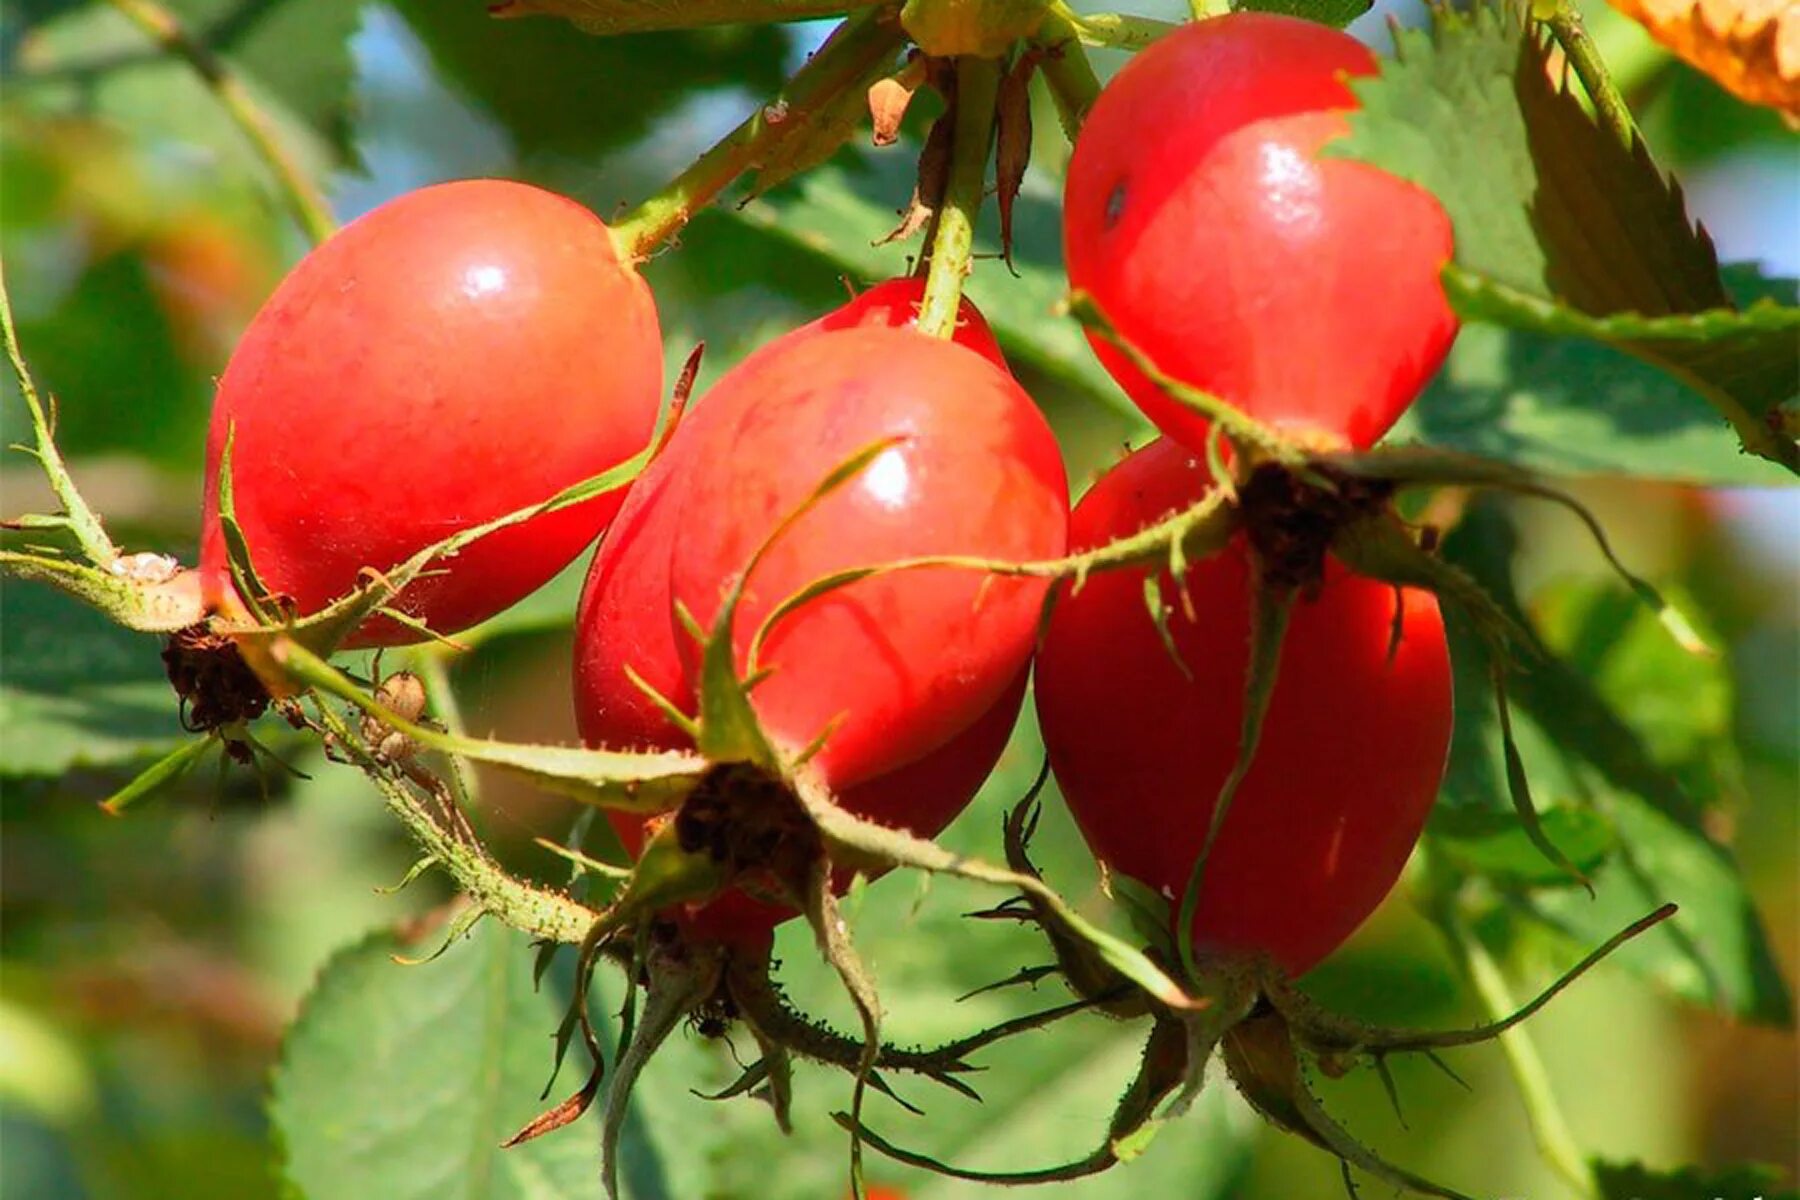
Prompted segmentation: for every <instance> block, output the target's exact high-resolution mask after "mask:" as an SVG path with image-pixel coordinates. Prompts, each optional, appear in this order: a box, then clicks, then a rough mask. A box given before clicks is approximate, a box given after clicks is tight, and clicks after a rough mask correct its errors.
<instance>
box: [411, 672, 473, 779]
mask: <svg viewBox="0 0 1800 1200" xmlns="http://www.w3.org/2000/svg"><path fill="white" fill-rule="evenodd" d="M452 653H454V651H451V650H450V649H449V648H448V647H446V646H443V645H442V644H440V643H436V642H431V643H428V644H426V645H423V646H421V647H419V649H418V652H417V653H416V654H415V655H413V662H414V664H415V665H416V666H417V667H418V671H419V680H420V682H422V683H423V684H424V685H425V696H426V699H427V700H428V701H429V702H430V706H431V707H430V710H429V711H430V712H431V714H432V716H434V717H436V718H437V719H438V720H439V721H440V722H442V723H443V726H444V728H445V729H446V730H448V731H449V732H450V733H451V734H452V735H453V736H455V737H459V738H460V737H467V736H468V735H469V728H468V725H467V724H466V723H465V722H464V721H463V715H462V704H461V703H460V702H459V701H458V700H457V698H456V689H455V688H453V687H451V686H450V669H449V656H450V655H451V654H452ZM445 758H446V759H447V761H448V762H449V763H450V786H451V788H452V789H453V790H454V791H455V793H456V802H457V803H458V804H459V805H461V806H462V808H463V810H464V811H465V812H467V811H469V810H471V809H473V808H474V807H475V806H476V805H477V804H479V803H480V802H481V780H480V777H479V776H477V775H476V774H475V768H474V766H473V765H472V764H471V763H470V762H469V760H468V759H466V758H464V757H463V756H462V755H460V754H450V755H446V756H445Z"/></svg>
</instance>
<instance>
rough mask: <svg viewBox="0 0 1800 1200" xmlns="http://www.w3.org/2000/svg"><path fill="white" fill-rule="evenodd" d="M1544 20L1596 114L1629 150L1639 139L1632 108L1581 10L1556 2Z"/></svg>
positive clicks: (1568, 0) (1567, 1)
mask: <svg viewBox="0 0 1800 1200" xmlns="http://www.w3.org/2000/svg"><path fill="white" fill-rule="evenodd" d="M1543 20H1544V23H1545V24H1546V25H1548V26H1550V32H1551V33H1553V34H1555V35H1556V41H1557V43H1558V44H1559V45H1560V46H1562V49H1563V53H1564V54H1566V55H1568V56H1569V65H1570V66H1572V67H1574V68H1575V74H1576V75H1577V76H1579V77H1580V78H1581V86H1582V88H1583V89H1584V90H1585V91H1586V92H1587V94H1588V99H1590V100H1592V101H1593V102H1594V113H1595V115H1597V116H1598V117H1599V118H1600V124H1601V125H1603V126H1605V127H1606V129H1607V130H1608V131H1610V132H1611V133H1612V134H1613V136H1615V137H1617V138H1618V139H1619V140H1620V141H1621V142H1623V143H1624V144H1625V145H1626V146H1627V147H1630V146H1631V145H1633V144H1634V143H1635V141H1636V139H1637V126H1636V124H1635V123H1634V122H1633V121H1632V118H1631V106H1630V105H1628V104H1626V103H1625V97H1624V96H1623V95H1622V94H1621V93H1620V91H1619V89H1618V87H1617V86H1616V85H1615V84H1614V83H1613V80H1612V76H1611V75H1610V74H1608V73H1607V70H1606V63H1605V62H1603V61H1602V60H1601V58H1600V48H1599V47H1598V46H1596V45H1595V44H1594V39H1593V37H1592V36H1591V35H1590V34H1589V33H1588V31H1587V25H1586V23H1585V22H1583V21H1582V19H1581V10H1580V9H1578V8H1576V7H1575V4H1574V2H1573V0H1556V3H1555V4H1554V6H1553V7H1552V8H1551V10H1550V12H1549V13H1548V14H1547V15H1546V16H1545V17H1544V18H1543Z"/></svg>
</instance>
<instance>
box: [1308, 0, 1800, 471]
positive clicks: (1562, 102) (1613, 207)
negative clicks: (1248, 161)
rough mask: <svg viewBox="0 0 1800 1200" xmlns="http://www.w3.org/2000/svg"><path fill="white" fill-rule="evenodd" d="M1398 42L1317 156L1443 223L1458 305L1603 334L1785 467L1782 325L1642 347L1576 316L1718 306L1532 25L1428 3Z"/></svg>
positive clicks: (1697, 240) (1674, 209)
mask: <svg viewBox="0 0 1800 1200" xmlns="http://www.w3.org/2000/svg"><path fill="white" fill-rule="evenodd" d="M1396 38H1397V40H1396V46H1395V56H1394V57H1393V58H1392V59H1391V60H1389V61H1388V62H1387V63H1386V64H1385V65H1384V68H1383V71H1382V74H1381V75H1380V76H1378V77H1375V78H1372V79H1364V80H1358V81H1356V82H1355V83H1353V85H1352V86H1353V87H1354V89H1355V91H1356V93H1357V97H1358V99H1359V100H1360V101H1361V104H1362V108H1361V109H1360V110H1359V111H1358V112H1357V113H1355V114H1353V115H1352V116H1351V118H1350V126H1351V132H1350V135H1349V136H1348V137H1346V138H1343V139H1340V140H1339V141H1338V142H1336V143H1334V144H1333V145H1332V146H1331V147H1329V148H1328V149H1327V151H1326V153H1328V154H1332V155H1337V156H1343V157H1353V158H1358V159H1362V160H1364V161H1367V162H1371V163H1374V164H1376V165H1378V166H1381V167H1383V168H1385V169H1386V170H1389V171H1392V172H1393V173H1395V174H1397V175H1399V176H1401V177H1402V178H1405V179H1409V180H1412V181H1413V182H1415V183H1418V184H1421V185H1422V186H1424V187H1426V188H1428V189H1430V190H1431V191H1432V192H1433V194H1435V195H1436V196H1437V197H1438V199H1439V200H1440V201H1441V202H1442V203H1443V205H1444V207H1445V209H1446V211H1448V213H1449V214H1450V217H1451V220H1452V222H1453V223H1454V225H1455V228H1456V257H1455V266H1456V267H1457V268H1458V269H1459V270H1458V271H1457V272H1455V273H1454V274H1453V277H1452V284H1453V286H1452V289H1451V294H1452V298H1453V299H1455V300H1457V301H1458V306H1459V309H1461V310H1462V311H1464V313H1465V315H1467V316H1470V317H1472V318H1477V319H1482V320H1489V321H1502V322H1505V323H1514V322H1517V323H1520V324H1521V325H1522V326H1523V327H1525V328H1531V329H1540V330H1541V329H1546V328H1549V329H1552V330H1553V331H1555V332H1578V333H1580V334H1581V335H1583V336H1588V337H1599V338H1602V339H1603V340H1605V341H1607V342H1608V343H1609V344H1612V345H1615V346H1617V347H1618V348H1620V349H1623V350H1626V351H1628V352H1629V353H1632V354H1634V355H1637V356H1638V357H1640V358H1643V359H1644V360H1646V361H1648V362H1651V363H1652V364H1654V365H1656V366H1659V367H1661V368H1663V369H1665V370H1668V371H1671V372H1673V373H1675V374H1676V375H1678V376H1679V377H1681V378H1682V379H1684V380H1685V381H1687V382H1689V383H1690V384H1692V385H1693V386H1694V387H1695V388H1696V389H1697V390H1698V391H1699V392H1700V393H1701V394H1703V395H1704V396H1705V398H1706V399H1707V400H1708V401H1710V402H1711V403H1712V404H1713V405H1714V406H1715V407H1717V408H1718V409H1719V410H1720V411H1721V412H1723V413H1724V414H1725V416H1726V417H1727V418H1728V419H1729V420H1730V421H1731V422H1732V424H1733V426H1734V427H1735V428H1736V430H1737V432H1738V435H1739V437H1740V438H1742V439H1743V441H1744V444H1745V445H1746V447H1748V448H1749V449H1751V450H1752V451H1754V452H1755V453H1758V454H1761V455H1763V456H1764V457H1767V458H1771V459H1773V460H1775V461H1778V462H1781V463H1783V464H1784V465H1786V466H1788V467H1790V468H1796V469H1800V455H1797V453H1796V450H1795V447H1794V445H1793V443H1792V442H1791V441H1789V440H1786V439H1782V438H1777V437H1775V436H1773V434H1772V433H1771V431H1770V430H1769V429H1768V427H1767V425H1766V424H1765V417H1766V414H1767V413H1768V411H1769V410H1770V409H1771V408H1773V407H1774V406H1775V405H1777V404H1779V403H1781V402H1782V401H1784V400H1786V399H1788V398H1789V397H1790V396H1792V395H1793V394H1794V391H1795V387H1794V379H1795V372H1794V363H1795V355H1794V339H1793V338H1792V336H1791V335H1790V336H1787V337H1786V338H1781V337H1778V336H1775V334H1776V333H1777V332H1778V331H1777V330H1775V329H1773V328H1771V327H1770V326H1772V325H1774V324H1781V327H1782V328H1783V329H1791V328H1792V326H1791V325H1788V324H1785V322H1786V321H1789V320H1791V319H1792V318H1778V317H1775V316H1772V315H1770V314H1767V313H1765V314H1763V315H1762V316H1761V317H1759V318H1757V319H1756V321H1754V322H1752V323H1751V325H1753V326H1755V328H1752V327H1750V326H1746V325H1743V324H1734V323H1732V322H1729V321H1727V320H1726V319H1725V318H1724V317H1722V316H1720V317H1715V318H1712V319H1710V320H1708V321H1705V322H1700V323H1697V324H1696V325H1695V326H1693V327H1692V328H1690V329H1687V330H1685V331H1684V332H1683V334H1682V335H1681V336H1677V337H1657V338H1649V339H1646V338H1640V337H1638V336H1636V334H1637V331H1635V330H1633V329H1632V328H1630V327H1629V325H1628V324H1626V325H1621V326H1620V327H1617V328H1615V327H1612V326H1609V325H1608V324H1607V323H1606V322H1603V321H1602V322H1585V323H1583V322H1580V321H1579V320H1578V316H1579V315H1581V314H1585V315H1586V316H1588V317H1598V318H1604V317H1611V316H1613V315H1615V314H1635V315H1637V316H1640V317H1652V318H1654V317H1666V316H1670V315H1673V314H1685V313H1704V312H1708V311H1709V310H1725V309H1729V308H1730V307H1731V298H1730V296H1729V295H1728V294H1727V292H1726V289H1725V286H1724V284H1723V283H1722V281H1721V279H1720V275H1719V265H1718V259H1717V256H1716V255H1715V254H1714V251H1713V246H1712V241H1711V239H1710V238H1708V237H1707V236H1706V234H1705V233H1704V232H1703V231H1701V230H1699V229H1698V228H1697V227H1695V225H1694V224H1693V223H1692V221H1691V220H1690V219H1689V217H1688V215H1687V212H1686V210H1685V207H1684V205H1683V201H1682V196H1681V192H1680V190H1679V189H1678V188H1676V187H1675V186H1673V185H1672V184H1671V183H1670V182H1669V181H1668V180H1667V179H1665V178H1664V177H1663V175H1662V174H1661V172H1660V171H1658V169H1657V167H1656V164H1655V163H1654V162H1652V161H1651V158H1650V155H1649V153H1648V151H1647V150H1646V149H1645V147H1644V146H1643V144H1642V143H1641V142H1635V143H1634V144H1633V145H1631V146H1629V147H1627V146H1625V145H1624V144H1623V143H1622V142H1621V141H1620V140H1619V139H1618V138H1617V137H1615V136H1614V135H1613V134H1612V133H1611V132H1609V131H1607V130H1605V129H1602V128H1600V127H1599V126H1598V125H1596V124H1595V123H1594V122H1593V120H1592V119H1590V118H1589V117H1588V115H1587V114H1586V112H1584V111H1583V109H1582V108H1581V105H1580V103H1579V102H1578V101H1577V99H1576V98H1575V97H1574V96H1573V95H1572V94H1570V93H1568V92H1566V91H1563V90H1561V89H1559V88H1557V87H1556V86H1555V85H1554V84H1552V83H1551V82H1550V75H1549V72H1548V70H1547V67H1546V58H1547V51H1546V50H1545V49H1544V47H1543V46H1542V44H1541V42H1540V39H1539V35H1538V33H1537V31H1536V30H1535V29H1533V30H1532V31H1530V32H1528V31H1527V30H1526V29H1525V28H1524V27H1523V26H1522V25H1521V24H1520V22H1519V20H1518V18H1517V17H1516V16H1515V15H1512V10H1510V9H1508V10H1507V11H1506V12H1505V13H1504V14H1503V13H1502V12H1501V11H1499V10H1497V9H1495V8H1494V7H1491V6H1489V5H1486V4H1483V5H1479V6H1477V7H1476V8H1475V9H1474V10H1473V11H1471V12H1466V13H1465V12H1458V11H1457V10H1455V9H1452V8H1450V7H1449V6H1441V7H1439V8H1437V9H1435V10H1434V11H1433V18H1432V23H1431V28H1430V29H1428V30H1413V31H1405V32H1402V33H1400V34H1398V35H1396ZM1500 296H1510V297H1511V300H1510V301H1509V302H1507V303H1500V302H1499V301H1498V300H1497V299H1496V297H1500ZM1564 310H1572V311H1564ZM1665 332H1666V331H1665Z"/></svg>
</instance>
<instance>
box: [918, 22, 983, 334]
mask: <svg viewBox="0 0 1800 1200" xmlns="http://www.w3.org/2000/svg"><path fill="white" fill-rule="evenodd" d="M999 98H1000V64H999V62H998V61H997V60H995V59H991V58H977V57H975V56H974V55H970V56H968V57H965V58H959V59H957V61H956V125H955V128H954V130H953V132H952V134H951V140H950V178H949V181H948V182H947V183H946V184H945V185H944V202H943V204H942V205H940V206H939V208H938V222H937V233H936V235H935V236H934V238H933V239H932V243H931V270H930V271H929V273H928V274H927V275H926V277H925V299H924V301H923V302H922V303H921V304H920V305H919V329H920V330H921V331H922V332H924V333H927V334H929V335H931V336H932V337H940V338H950V337H954V336H956V313H957V308H958V307H959V306H960V305H961V303H962V291H963V280H964V279H966V278H968V274H969V263H970V259H971V257H972V256H973V253H974V248H975V217H976V214H977V213H979V212H980V211H981V201H982V197H983V195H984V194H985V192H986V188H987V163H988V152H989V151H990V149H991V148H992V146H993V140H994V115H995V111H996V107H997V104H998V101H999Z"/></svg>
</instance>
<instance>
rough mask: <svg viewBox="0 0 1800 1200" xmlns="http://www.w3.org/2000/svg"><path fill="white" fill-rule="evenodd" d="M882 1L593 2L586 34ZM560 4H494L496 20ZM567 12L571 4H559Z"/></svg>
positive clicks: (798, 14)
mask: <svg viewBox="0 0 1800 1200" xmlns="http://www.w3.org/2000/svg"><path fill="white" fill-rule="evenodd" d="M876 4H877V0H679V2H678V3H670V2H664V3H638V4H617V3H613V4H594V5H587V6H585V7H584V9H583V11H582V20H581V28H582V30H583V32H585V33H588V34H593V35H597V36H600V37H611V36H612V35H614V34H620V33H647V32H651V31H655V30H663V29H698V28H700V27H702V26H705V25H767V24H774V23H777V22H782V21H807V20H812V19H813V18H815V17H836V16H842V15H843V14H844V13H846V12H852V11H854V10H857V9H863V8H874V7H876ZM555 7H558V6H553V5H549V4H542V3H529V2H526V0H505V2H504V3H500V4H495V5H490V11H492V12H493V14H494V15H495V16H497V17H529V16H532V15H534V14H536V13H540V12H544V11H546V10H550V9H553V8H555ZM560 7H561V8H562V10H563V11H567V10H568V8H569V6H567V5H563V6H560Z"/></svg>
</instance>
